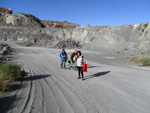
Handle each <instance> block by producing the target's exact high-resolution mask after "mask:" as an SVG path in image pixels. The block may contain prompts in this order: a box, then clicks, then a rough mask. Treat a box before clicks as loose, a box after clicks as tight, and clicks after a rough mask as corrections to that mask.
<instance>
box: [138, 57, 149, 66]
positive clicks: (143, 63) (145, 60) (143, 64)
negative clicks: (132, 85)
mask: <svg viewBox="0 0 150 113" xmlns="http://www.w3.org/2000/svg"><path fill="white" fill-rule="evenodd" d="M140 63H141V64H142V66H150V57H144V58H141V59H140Z"/></svg>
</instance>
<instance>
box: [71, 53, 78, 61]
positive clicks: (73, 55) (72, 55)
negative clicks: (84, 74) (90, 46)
mask: <svg viewBox="0 0 150 113" xmlns="http://www.w3.org/2000/svg"><path fill="white" fill-rule="evenodd" d="M75 55H77V53H75V52H73V53H72V54H71V55H70V59H71V60H73V58H74V57H75Z"/></svg>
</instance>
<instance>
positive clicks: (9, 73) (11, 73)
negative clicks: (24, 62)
mask: <svg viewBox="0 0 150 113" xmlns="http://www.w3.org/2000/svg"><path fill="white" fill-rule="evenodd" d="M20 71H21V69H20V66H18V65H17V64H4V65H2V66H0V78H2V79H3V80H15V79H16V78H18V77H20Z"/></svg>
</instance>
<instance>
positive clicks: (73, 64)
mask: <svg viewBox="0 0 150 113" xmlns="http://www.w3.org/2000/svg"><path fill="white" fill-rule="evenodd" d="M60 57H61V68H62V69H67V68H66V65H65V64H66V61H67V59H68V56H67V53H66V51H65V50H64V49H62V52H61V53H60ZM70 60H71V61H70V66H69V68H68V69H69V70H70V69H71V68H74V70H75V71H77V70H78V79H82V80H84V74H83V71H82V68H83V64H84V63H85V61H84V58H83V56H82V53H81V51H77V50H75V51H74V52H73V53H72V54H71V55H70Z"/></svg>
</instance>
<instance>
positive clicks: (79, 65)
mask: <svg viewBox="0 0 150 113" xmlns="http://www.w3.org/2000/svg"><path fill="white" fill-rule="evenodd" d="M83 63H84V58H83V56H82V53H81V51H78V52H77V68H78V79H81V77H82V80H84V74H83V71H82V68H83ZM80 74H81V76H80Z"/></svg>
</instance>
